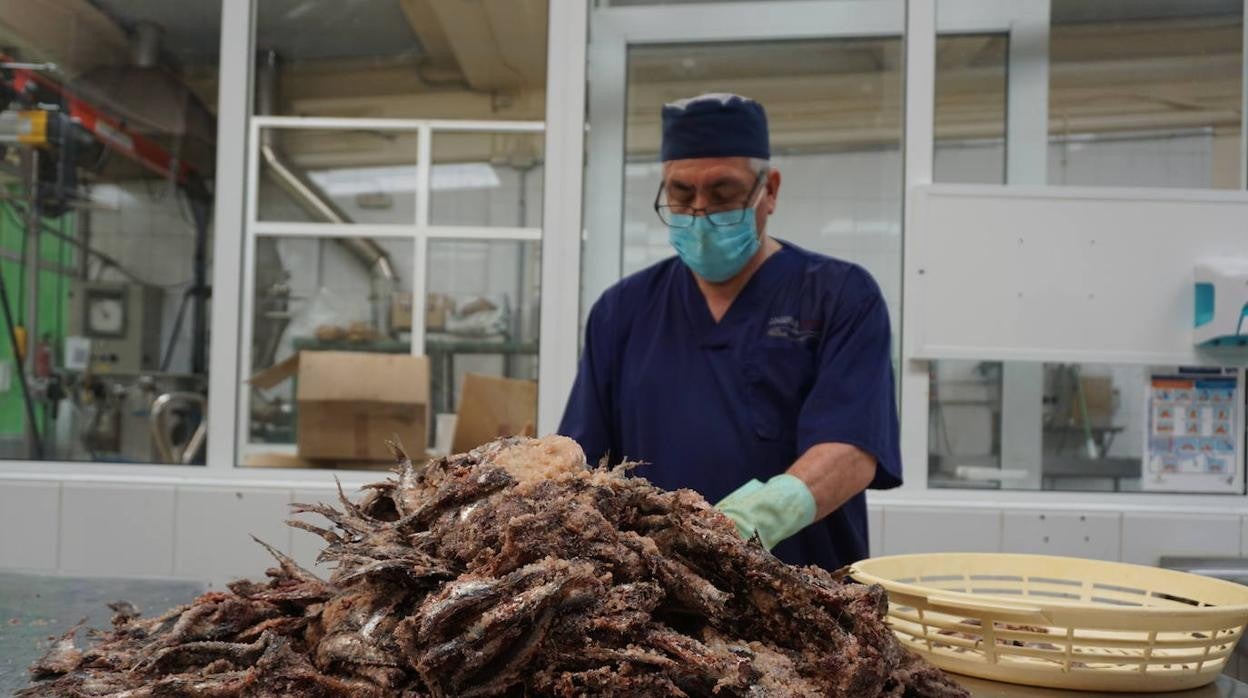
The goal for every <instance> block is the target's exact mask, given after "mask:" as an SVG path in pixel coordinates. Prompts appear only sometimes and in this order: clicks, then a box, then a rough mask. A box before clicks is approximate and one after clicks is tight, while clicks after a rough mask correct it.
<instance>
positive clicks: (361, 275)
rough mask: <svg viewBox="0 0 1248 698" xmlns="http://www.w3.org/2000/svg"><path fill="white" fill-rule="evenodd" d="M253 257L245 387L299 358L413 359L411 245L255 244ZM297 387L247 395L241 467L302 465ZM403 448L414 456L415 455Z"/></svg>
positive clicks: (349, 241) (285, 384)
mask: <svg viewBox="0 0 1248 698" xmlns="http://www.w3.org/2000/svg"><path fill="white" fill-rule="evenodd" d="M254 253H255V255H256V265H255V268H256V271H255V277H254V284H255V286H254V289H255V296H254V298H253V306H252V307H253V312H252V318H251V347H250V349H251V362H250V365H249V366H248V367H246V368H245V369H244V372H245V375H243V376H241V378H242V379H243V380H246V379H247V378H248V376H251V375H254V374H256V373H258V372H259V371H261V370H263V369H266V368H269V367H272V366H274V365H276V364H279V363H280V362H282V361H284V360H285V359H287V358H290V357H291V356H293V355H294V354H295V353H296V352H300V351H340V352H379V353H390V354H410V353H411V337H410V332H411V317H410V310H409V311H408V312H406V313H405V312H404V308H410V298H411V291H412V278H413V274H412V264H413V259H414V255H415V244H414V243H413V242H412V241H411V240H391V239H381V240H375V241H371V240H365V239H362V238H329V237H323V238H321V237H315V238H314V237H260V238H258V239H257V241H256V246H255V250H254ZM380 259H384V260H386V261H385V262H384V263H379V261H378V260H380ZM387 269H389V270H391V271H390V272H389V273H385V270H387ZM404 294H406V301H405V299H404ZM298 379H299V376H295V377H294V378H293V379H291V380H285V381H282V382H280V383H278V384H277V385H275V386H273V387H271V388H253V389H252V390H250V397H251V400H250V405H247V406H246V409H248V414H249V421H248V426H247V434H246V438H245V440H244V441H245V442H246V443H243V444H241V454H240V460H241V462H242V463H243V464H245V465H268V466H274V465H277V466H282V465H285V466H290V465H302V464H304V463H301V462H299V461H296V460H294V458H293V456H294V454H295V452H296V450H295V448H294V446H295V444H296V442H297V440H298V405H297V402H296V400H295V399H294V398H295V394H296V393H295V392H294V388H295V385H296V383H297V381H298ZM387 438H388V437H387ZM408 445H409V446H410V447H411V448H412V449H413V451H414V452H417V453H419V452H421V450H420V449H422V447H423V444H408ZM330 464H331V465H344V463H339V462H334V463H330ZM345 464H346V465H350V462H347V463H345ZM322 465H324V464H322Z"/></svg>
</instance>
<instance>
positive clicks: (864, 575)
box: [849, 553, 1248, 620]
mask: <svg viewBox="0 0 1248 698" xmlns="http://www.w3.org/2000/svg"><path fill="white" fill-rule="evenodd" d="M955 558H975V559H991V560H992V561H994V562H999V563H1001V566H1002V567H1001V570H1000V573H1001V574H1010V572H1011V570H1010V569H1009V567H1008V563H1009V562H1010V561H1011V560H1015V559H1027V560H1032V561H1049V562H1053V563H1061V564H1075V565H1078V566H1087V565H1089V564H1095V565H1098V566H1101V565H1103V566H1113V567H1120V568H1123V569H1124V570H1126V569H1135V570H1142V571H1144V572H1147V573H1148V574H1150V575H1157V574H1164V575H1166V576H1173V577H1174V578H1175V579H1182V578H1183V577H1193V578H1196V579H1198V580H1200V583H1201V584H1208V585H1212V586H1220V587H1222V588H1224V589H1225V590H1226V591H1227V592H1228V593H1229V594H1233V595H1238V596H1242V597H1243V599H1244V601H1243V603H1238V604H1221V605H1210V606H1191V607H1188V608H1158V607H1152V606H1118V605H1115V604H1106V603H1098V602H1092V601H1071V600H1064V599H1049V598H1038V597H1034V596H1013V595H1007V594H990V593H978V592H975V593H968V592H962V591H951V590H945V589H940V588H938V587H931V586H927V585H924V584H912V583H908V582H899V581H896V580H894V579H890V578H888V577H882V576H880V575H878V574H875V573H873V572H871V568H872V567H876V566H879V565H883V564H885V563H888V562H893V561H896V560H901V559H907V560H917V561H923V560H931V561H932V562H933V563H938V562H940V561H942V560H952V559H955ZM933 567H934V568H937V569H934V570H933V574H939V569H938V565H936V564H934V565H933ZM849 576H850V577H851V578H853V579H854V580H856V581H859V582H862V583H864V584H879V585H880V586H882V587H884V589H885V591H889V592H892V591H896V592H897V593H900V594H908V595H911V596H918V597H930V596H939V597H941V598H942V599H949V600H957V601H965V602H967V603H971V604H973V603H975V602H976V601H984V600H989V599H990V600H993V601H999V602H1001V603H1004V604H1017V605H1020V606H1023V605H1025V606H1035V607H1039V608H1041V609H1054V610H1066V609H1068V610H1072V611H1077V610H1088V609H1096V611H1097V612H1098V613H1109V614H1115V615H1121V616H1129V617H1133V618H1140V617H1141V616H1151V617H1159V618H1163V617H1182V616H1186V617H1192V616H1197V617H1199V616H1202V615H1207V616H1214V615H1231V614H1243V615H1244V616H1245V620H1248V586H1244V585H1241V584H1236V583H1235V582H1228V581H1226V580H1224V579H1217V578H1214V577H1206V576H1203V575H1198V574H1193V573H1191V572H1183V571H1180V570H1167V569H1162V568H1158V567H1149V566H1147V565H1136V564H1132V563H1129V562H1117V561H1111V560H1089V559H1084V558H1075V557H1066V556H1061V555H1032V554H1023V553H911V554H906V555H886V556H881V557H873V558H869V559H866V560H862V561H860V562H856V563H854V564H853V565H850V566H849ZM1097 581H1103V580H1097ZM1194 600H1197V601H1199V600H1200V599H1194Z"/></svg>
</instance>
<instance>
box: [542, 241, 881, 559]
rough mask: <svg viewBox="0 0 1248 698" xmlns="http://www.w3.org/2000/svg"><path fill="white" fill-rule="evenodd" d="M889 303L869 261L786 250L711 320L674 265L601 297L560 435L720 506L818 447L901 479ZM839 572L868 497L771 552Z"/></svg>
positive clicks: (857, 536)
mask: <svg viewBox="0 0 1248 698" xmlns="http://www.w3.org/2000/svg"><path fill="white" fill-rule="evenodd" d="M889 342H890V332H889V321H888V310H887V308H886V306H885V303H884V297H883V295H881V293H880V289H879V286H877V285H876V283H875V280H874V279H872V278H871V275H870V274H869V273H867V271H866V270H864V269H863V268H861V267H859V266H857V265H855V264H851V263H849V262H845V261H841V260H838V259H833V258H831V257H826V256H823V255H819V254H815V253H813V252H809V251H807V250H803V249H801V248H799V247H797V246H795V245H792V244H789V243H785V242H781V249H780V250H779V251H778V252H776V253H774V254H773V255H772V256H771V257H769V258H768V259H767V260H766V261H765V262H764V263H763V264H762V266H761V267H759V269H758V270H757V271H756V272H755V274H754V276H753V277H751V278H750V280H749V282H748V283H747V284H746V285H745V288H743V289H742V290H741V293H740V295H739V296H737V298H736V300H734V301H733V303H732V305H731V306H730V307H729V308H728V311H727V313H725V314H724V316H723V318H721V320H720V321H719V322H718V323H716V322H715V320H714V319H713V318H712V317H711V312H710V309H709V308H708V307H707V304H706V299H705V297H703V295H702V292H701V291H700V290H699V289H698V287H697V283H696V281H695V280H694V278H693V275H692V273H691V272H690V271H689V269H688V268H687V267H686V266H685V265H684V264H683V263H681V262H680V260H679V259H678V258H676V257H672V258H670V259H667V260H665V261H663V262H660V263H658V264H656V265H654V266H652V267H649V268H647V269H644V270H642V271H640V272H638V273H636V274H633V275H632V276H629V277H627V278H625V279H623V280H621V281H620V282H619V283H617V284H616V285H615V286H613V287H611V288H610V289H608V290H607V291H606V292H605V293H604V294H603V295H602V297H601V298H600V299H599V300H598V302H597V303H595V304H594V307H593V309H592V310H591V311H590V314H589V320H588V325H587V328H586V338H585V348H584V351H583V353H582V355H581V363H580V368H579V371H578V374H577V377H576V383H575V385H574V386H573V388H572V395H571V397H570V398H569V401H568V406H567V410H566V412H565V413H564V416H563V422H562V424H561V425H560V427H559V433H561V434H564V435H566V436H569V437H571V438H573V439H575V440H576V441H577V442H579V443H580V445H581V447H582V448H583V449H584V450H585V455H586V457H587V458H588V459H589V462H590V463H595V462H598V461H599V460H601V459H602V458H603V457H604V456H606V457H607V458H608V459H609V460H610V461H611V462H613V463H615V462H619V461H620V460H622V459H627V460H630V461H642V462H643V465H641V466H639V467H638V468H637V469H636V470H635V471H634V472H635V473H636V474H637V475H641V476H643V477H645V478H648V479H649V480H650V481H652V482H654V483H655V484H657V485H659V486H660V487H664V488H667V489H676V488H680V487H688V488H691V489H694V490H696V491H698V492H700V493H701V494H702V495H703V496H705V497H706V499H707V500H708V501H710V502H717V501H719V500H720V499H722V498H724V497H725V496H727V495H728V494H729V493H731V492H732V491H733V490H735V489H737V488H738V487H740V486H741V485H743V484H744V483H745V482H747V481H748V480H750V479H751V478H756V479H758V480H761V481H763V482H766V481H767V480H768V479H769V478H771V477H772V476H773V475H777V474H779V473H783V472H784V471H785V470H787V469H788V468H789V466H790V465H792V464H793V462H794V461H795V460H797V457H798V456H799V455H801V454H802V453H804V452H805V451H806V450H807V449H808V448H810V447H811V446H813V445H815V444H819V443H825V442H839V443H846V444H851V445H854V446H857V447H858V448H861V449H862V450H863V451H866V452H867V453H869V454H871V455H872V456H874V457H875V459H876V461H877V462H878V464H879V465H878V467H877V469H876V475H875V480H874V482H872V484H871V487H872V488H876V489H886V488H891V487H896V486H898V485H900V484H901V454H900V450H899V444H898V426H897V406H896V399H895V393H894V390H893V369H892V363H891V361H890V358H889ZM773 552H774V553H775V554H776V555H777V556H778V557H779V558H780V559H782V560H784V561H785V562H789V563H794V564H803V565H805V564H814V565H819V566H821V567H824V568H825V569H829V570H835V569H837V568H838V567H840V566H842V565H846V564H849V563H851V562H855V561H857V560H861V559H862V558H864V557H866V556H867V507H866V498H865V497H864V496H863V495H862V494H858V495H856V496H854V497H853V498H852V499H850V500H849V501H848V502H847V503H846V504H845V505H844V506H842V507H841V508H840V509H839V510H838V511H836V512H834V513H833V514H832V515H831V516H828V517H827V518H825V519H823V520H822V521H818V522H816V523H815V524H813V525H811V526H808V527H807V528H805V529H804V530H802V531H801V532H800V533H798V534H796V535H794V536H793V537H791V538H789V539H788V540H786V541H783V542H782V543H780V544H779V545H777V546H776V548H775V550H774V551H773Z"/></svg>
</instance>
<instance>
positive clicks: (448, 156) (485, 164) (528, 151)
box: [429, 133, 545, 228]
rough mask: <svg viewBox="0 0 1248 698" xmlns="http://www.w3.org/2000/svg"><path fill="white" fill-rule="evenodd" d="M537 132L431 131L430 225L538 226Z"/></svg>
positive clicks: (539, 141)
mask: <svg viewBox="0 0 1248 698" xmlns="http://www.w3.org/2000/svg"><path fill="white" fill-rule="evenodd" d="M544 144H545V141H544V138H543V136H542V134H540V133H434V134H433V168H432V170H431V171H430V173H429V189H430V192H429V219H430V223H431V224H432V225H464V226H483V227H495V228H540V227H541V225H542V183H543V169H542V159H543V156H544V152H545V145H544Z"/></svg>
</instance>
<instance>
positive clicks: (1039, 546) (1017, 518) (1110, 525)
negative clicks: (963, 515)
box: [1001, 510, 1122, 561]
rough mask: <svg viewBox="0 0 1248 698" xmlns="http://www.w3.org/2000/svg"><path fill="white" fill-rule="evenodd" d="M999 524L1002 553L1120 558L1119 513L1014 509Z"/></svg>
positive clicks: (1095, 558) (1097, 558) (1100, 558)
mask: <svg viewBox="0 0 1248 698" xmlns="http://www.w3.org/2000/svg"><path fill="white" fill-rule="evenodd" d="M1002 524H1003V526H1002V530H1001V541H1002V542H1001V550H1002V552H1006V553H1030V554H1036V555H1067V556H1070V557H1083V558H1091V559H1094V560H1111V561H1116V560H1118V559H1119V557H1120V555H1121V552H1120V543H1121V525H1122V517H1121V515H1119V514H1108V513H1076V512H1050V511H1039V510H1016V511H1007V512H1005V515H1004V519H1003V521H1002Z"/></svg>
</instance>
